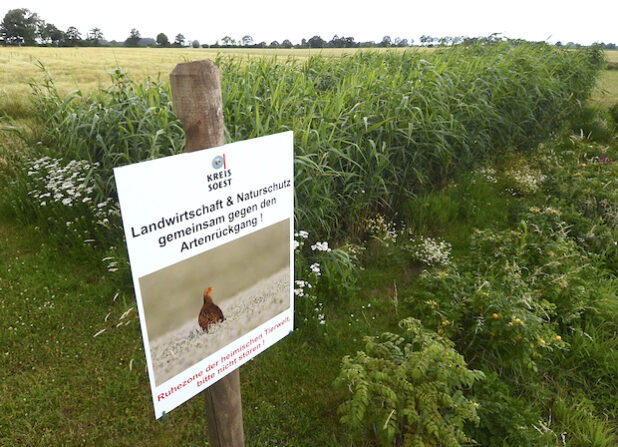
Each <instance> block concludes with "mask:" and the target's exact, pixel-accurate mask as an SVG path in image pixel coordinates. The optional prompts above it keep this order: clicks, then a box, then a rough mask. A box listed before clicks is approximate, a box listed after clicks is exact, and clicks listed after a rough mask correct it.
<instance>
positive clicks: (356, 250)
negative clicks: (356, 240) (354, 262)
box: [344, 244, 366, 259]
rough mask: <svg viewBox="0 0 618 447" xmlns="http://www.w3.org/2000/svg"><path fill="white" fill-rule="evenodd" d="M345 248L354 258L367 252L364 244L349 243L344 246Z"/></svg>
mask: <svg viewBox="0 0 618 447" xmlns="http://www.w3.org/2000/svg"><path fill="white" fill-rule="evenodd" d="M344 250H345V251H347V252H348V254H350V255H351V256H353V257H354V258H357V259H358V258H359V257H360V256H362V254H363V253H364V252H365V250H366V247H364V246H362V245H356V244H348V245H346V246H345V247H344Z"/></svg>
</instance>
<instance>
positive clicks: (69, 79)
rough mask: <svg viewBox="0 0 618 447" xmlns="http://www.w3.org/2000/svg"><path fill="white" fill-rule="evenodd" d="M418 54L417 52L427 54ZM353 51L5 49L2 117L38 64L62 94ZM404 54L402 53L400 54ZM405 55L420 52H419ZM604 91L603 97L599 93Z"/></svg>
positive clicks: (609, 82) (604, 82)
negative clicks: (184, 67)
mask: <svg viewBox="0 0 618 447" xmlns="http://www.w3.org/2000/svg"><path fill="white" fill-rule="evenodd" d="M427 50H428V49H425V50H420V51H427ZM356 51H359V50H356V49H323V50H318V49H313V50H309V49H307V50H296V49H293V50H285V49H276V50H274V49H247V50H244V49H238V48H237V49H220V48H219V49H202V48H200V49H193V48H186V49H176V48H169V49H158V48H8V47H0V116H2V115H4V114H8V115H11V116H13V117H15V118H26V117H27V116H28V115H29V114H30V107H31V106H30V103H29V100H28V95H29V92H30V87H29V85H28V84H29V82H30V81H31V80H33V79H34V80H41V79H43V77H44V75H43V73H42V72H41V70H40V69H39V67H38V66H37V62H39V61H40V62H41V63H42V64H43V65H44V66H45V68H46V69H47V71H48V72H49V73H50V74H51V75H52V77H53V79H54V82H55V84H56V87H58V90H59V91H60V92H63V93H68V92H69V91H71V90H75V89H80V90H82V91H83V92H89V91H92V90H95V89H98V88H101V87H105V86H107V85H108V84H109V79H110V78H109V75H108V72H109V71H110V70H113V69H114V68H116V67H122V68H123V69H124V70H126V71H127V72H128V73H129V75H130V76H131V78H133V79H136V80H142V79H144V78H146V77H147V76H154V77H156V76H161V77H162V78H167V76H168V75H169V73H170V72H171V71H172V69H173V68H174V66H176V64H178V63H181V62H187V61H192V60H199V59H206V58H209V59H214V58H216V57H217V55H219V54H220V55H223V56H238V57H248V58H254V57H263V56H277V57H279V58H282V59H287V58H288V57H293V58H296V59H299V60H304V59H306V58H308V57H310V56H313V55H319V54H322V55H324V56H328V57H340V56H342V55H345V54H351V53H354V52H356ZM371 51H402V50H401V49H389V50H380V49H377V50H376V49H371ZM403 51H406V50H403ZM408 51H419V49H418V48H414V49H410V50H408ZM606 54H607V59H608V61H609V62H618V51H607V52H606ZM599 87H600V88H599V89H597V91H596V93H595V95H594V98H593V101H594V102H595V103H597V104H601V105H604V106H608V105H612V104H615V103H617V102H618V71H616V70H608V71H605V72H603V73H602V75H601V79H600V82H599ZM603 90H605V91H606V92H607V93H605V94H604V93H603Z"/></svg>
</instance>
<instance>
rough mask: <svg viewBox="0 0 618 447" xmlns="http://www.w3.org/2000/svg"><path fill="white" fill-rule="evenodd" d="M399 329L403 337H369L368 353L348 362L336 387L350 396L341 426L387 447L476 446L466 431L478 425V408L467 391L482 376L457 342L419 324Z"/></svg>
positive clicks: (407, 322) (414, 322) (342, 410)
mask: <svg viewBox="0 0 618 447" xmlns="http://www.w3.org/2000/svg"><path fill="white" fill-rule="evenodd" d="M400 326H401V328H402V330H403V331H402V334H401V335H398V334H393V333H389V332H387V333H384V334H382V335H381V336H377V337H366V338H365V340H366V346H365V351H364V352H362V351H361V352H358V353H357V354H356V356H354V357H350V356H346V357H344V359H343V365H342V369H341V373H340V374H339V377H338V378H337V381H336V383H337V384H338V385H339V386H340V387H346V388H347V389H348V390H349V391H350V393H351V396H350V398H349V399H348V400H347V401H346V402H344V403H343V404H341V406H340V407H339V410H338V412H339V414H341V416H342V417H341V421H342V422H343V423H344V424H346V425H347V426H348V427H349V428H350V429H352V430H353V431H355V432H358V433H363V434H365V435H371V434H373V436H374V437H375V438H376V440H377V441H378V444H379V445H384V446H390V445H404V446H429V445H443V446H449V447H455V446H460V445H462V444H465V443H468V442H472V440H471V439H470V438H469V437H468V436H467V435H466V433H465V432H464V430H463V427H464V423H465V422H466V421H472V422H478V417H477V414H476V407H477V404H476V403H475V402H473V401H471V400H469V399H467V398H466V397H465V395H464V393H463V390H464V389H465V388H467V387H470V386H471V385H472V384H473V382H474V381H475V380H479V379H481V378H482V377H483V373H482V372H480V371H473V370H469V369H468V368H467V367H466V363H465V361H464V360H463V357H462V356H461V355H459V354H458V353H457V352H456V351H455V350H454V349H453V344H452V342H450V341H449V340H448V339H446V338H443V337H441V336H440V335H438V334H436V333H433V332H431V331H428V330H426V329H424V328H423V327H422V325H421V323H420V321H418V320H415V319H414V318H407V319H405V320H402V321H401V323H400Z"/></svg>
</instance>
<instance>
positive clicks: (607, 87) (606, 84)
mask: <svg viewBox="0 0 618 447" xmlns="http://www.w3.org/2000/svg"><path fill="white" fill-rule="evenodd" d="M616 53H618V51H617V52H616ZM592 102H593V103H595V104H597V105H600V106H601V107H611V106H612V105H614V104H618V70H603V71H602V72H601V75H600V76H599V82H598V83H597V87H596V89H595V91H594V94H593V96H592Z"/></svg>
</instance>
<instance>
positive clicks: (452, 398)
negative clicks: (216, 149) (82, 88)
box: [0, 43, 618, 447]
mask: <svg viewBox="0 0 618 447" xmlns="http://www.w3.org/2000/svg"><path fill="white" fill-rule="evenodd" d="M217 62H218V63H219V64H220V66H221V68H222V70H223V73H224V75H223V79H224V101H225V107H226V110H225V117H226V132H227V135H226V136H227V138H228V139H229V140H230V141H234V140H240V139H245V138H250V137H255V136H260V135H265V134H268V133H274V132H278V131H282V130H288V129H293V130H294V131H295V150H296V161H295V163H296V169H295V175H296V179H295V180H296V186H297V190H296V203H297V205H298V207H297V210H296V213H297V222H296V224H297V233H296V235H295V238H296V241H297V243H298V246H297V247H296V264H295V279H296V282H295V286H294V287H295V291H294V293H295V295H296V328H297V329H296V330H295V331H294V332H293V333H292V334H291V335H290V336H289V337H287V338H286V339H284V340H283V341H282V342H280V343H279V344H277V345H276V346H275V347H273V348H271V349H269V350H268V351H267V352H265V353H263V354H261V355H260V356H259V357H258V358H256V359H255V360H254V361H252V362H250V363H249V364H247V365H246V366H244V367H243V368H242V370H241V381H242V392H243V414H244V420H245V432H246V438H247V443H248V445H255V446H270V445H288V446H314V445H325V446H333V447H334V446H341V445H350V446H371V445H426V446H429V445H449V446H459V445H469V443H470V442H471V441H469V440H470V439H473V440H475V441H476V442H478V443H479V444H480V445H483V446H504V445H510V446H531V447H532V446H552V447H553V446H556V447H557V446H569V447H576V446H599V447H602V446H611V445H616V442H617V439H616V433H617V432H618V425H617V424H616V420H618V405H617V404H616V399H615V396H616V394H617V393H618V389H617V388H618V349H617V348H618V336H617V335H616V334H617V333H618V327H617V326H618V323H616V322H617V321H618V297H617V292H616V291H617V290H618V288H617V287H616V286H617V284H618V280H617V277H616V274H617V268H618V248H617V247H618V245H617V244H618V234H617V230H616V228H618V225H617V224H618V206H617V205H616V204H617V203H618V188H617V184H616V180H615V179H616V178H617V174H618V168H617V167H616V160H618V143H617V140H616V125H617V123H616V118H615V111H614V110H613V109H599V108H598V106H595V107H591V106H584V105H582V104H584V101H585V100H586V99H587V98H588V97H589V96H590V94H591V90H592V88H593V86H594V85H595V79H596V76H597V74H598V72H599V70H600V69H601V68H602V67H603V65H604V63H605V61H604V59H603V57H602V53H600V52H598V51H596V50H586V51H570V50H569V51H566V50H560V49H556V48H553V47H550V46H547V45H537V44H526V43H483V44H479V45H477V46H472V47H465V48H464V47H461V48H453V49H451V50H448V51H435V52H433V53H431V54H428V53H424V54H414V53H412V54H409V53H403V54H398V53H387V54H363V53H361V54H357V55H354V56H346V57H342V58H339V59H325V58H310V59H308V60H307V61H305V62H304V63H301V64H299V63H298V62H293V61H287V62H286V61H284V62H281V61H276V62H275V61H269V60H255V61H251V60H250V61H244V62H243V63H240V62H239V61H238V60H234V59H232V60H229V59H223V58H221V59H219V60H218V61H217ZM33 100H34V101H35V104H36V107H35V108H34V109H35V110H37V113H36V114H35V116H33V119H32V121H31V123H32V126H24V125H19V126H9V125H7V126H5V132H4V135H7V136H8V138H3V139H2V140H1V142H0V145H2V146H3V147H2V149H1V152H0V170H1V171H2V172H1V175H0V191H1V194H0V215H1V216H2V219H1V220H0V247H1V250H2V253H3V254H5V255H4V256H3V258H2V259H1V260H0V264H1V267H2V268H1V269H0V272H3V273H0V315H1V318H2V320H3V321H5V322H7V326H8V330H7V331H5V332H2V333H0V340H2V346H3V349H2V352H0V371H2V380H0V392H2V395H3V396H5V399H3V400H1V401H0V411H1V412H0V445H25V446H28V445H46V446H47V445H66V444H85V445H189V446H192V445H195V446H197V445H205V442H204V440H203V439H204V437H205V427H204V420H205V418H204V414H203V411H204V404H203V402H202V400H201V399H200V398H199V397H196V398H194V399H192V400H191V401H190V402H188V403H186V404H184V405H183V406H181V407H180V408H178V409H176V410H174V412H172V413H171V414H170V415H169V416H168V417H167V418H166V419H165V420H160V421H155V420H154V419H153V415H152V411H151V408H150V393H149V388H148V383H147V374H146V372H145V358H144V353H143V349H142V343H141V337H140V335H139V329H138V322H137V317H136V314H135V309H134V307H135V304H134V300H133V298H132V288H131V283H130V275H129V270H128V262H127V259H126V253H125V249H124V246H123V241H122V234H121V231H120V220H119V216H118V210H117V205H116V201H115V196H114V194H115V190H114V185H113V181H112V177H111V168H112V167H113V166H115V165H118V164H124V163H129V162H134V161H138V160H143V159H149V158H156V157H160V156H163V155H167V154H170V153H174V152H177V151H179V150H180V149H181V148H182V144H183V138H184V136H183V132H182V129H181V128H180V126H179V125H178V121H177V118H176V117H175V116H174V115H173V113H172V112H171V107H170V104H169V86H168V85H167V84H165V83H162V82H159V81H154V80H150V81H148V82H146V83H136V82H133V81H131V80H129V79H128V78H127V76H126V75H125V74H124V73H123V72H121V71H116V72H115V73H114V75H113V85H112V86H111V87H110V88H109V89H105V90H101V91H98V92H96V93H94V94H92V95H80V94H79V93H73V94H71V95H69V96H64V95H63V94H61V93H59V92H58V91H57V90H56V89H55V88H54V85H53V83H52V82H51V81H48V82H47V83H42V84H38V85H37V86H35V90H34V95H33ZM5 123H7V124H10V120H8V119H7V118H5ZM158 130H161V132H158ZM47 194H49V195H47ZM43 202H45V203H44V204H43ZM327 241H328V242H327ZM103 330H104V331H103Z"/></svg>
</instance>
